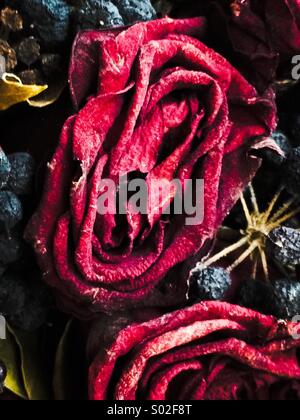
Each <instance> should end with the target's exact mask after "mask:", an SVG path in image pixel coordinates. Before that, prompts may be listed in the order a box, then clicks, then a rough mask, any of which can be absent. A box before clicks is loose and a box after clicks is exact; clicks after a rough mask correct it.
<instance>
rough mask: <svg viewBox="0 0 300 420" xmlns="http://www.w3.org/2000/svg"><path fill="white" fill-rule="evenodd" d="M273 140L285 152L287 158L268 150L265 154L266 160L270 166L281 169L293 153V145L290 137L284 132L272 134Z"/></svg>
mask: <svg viewBox="0 0 300 420" xmlns="http://www.w3.org/2000/svg"><path fill="white" fill-rule="evenodd" d="M272 138H273V140H275V142H276V144H277V146H279V147H280V148H281V150H282V151H283V152H284V154H285V157H284V156H280V155H278V153H276V152H273V151H272V150H268V151H266V152H265V153H264V158H265V159H266V161H267V162H268V163H269V164H271V165H273V166H276V167H279V166H281V165H282V163H283V162H284V161H285V159H286V158H287V156H288V155H289V153H290V152H291V151H292V145H291V142H290V141H289V139H288V137H287V136H286V135H285V134H284V133H283V132H282V131H275V132H274V133H273V134H272Z"/></svg>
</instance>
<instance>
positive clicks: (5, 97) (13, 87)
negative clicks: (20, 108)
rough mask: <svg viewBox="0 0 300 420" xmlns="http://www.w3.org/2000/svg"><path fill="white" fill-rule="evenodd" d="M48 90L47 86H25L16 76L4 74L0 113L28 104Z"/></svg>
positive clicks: (0, 82)
mask: <svg viewBox="0 0 300 420" xmlns="http://www.w3.org/2000/svg"><path fill="white" fill-rule="evenodd" d="M47 88H48V86H47V85H44V86H38V85H24V84H23V83H22V81H21V80H20V79H19V77H17V76H16V75H14V74H10V73H4V74H3V76H2V78H1V79H0V111H4V110H6V109H8V108H10V107H11V106H12V105H16V104H18V103H20V102H25V101H27V102H28V101H29V100H30V98H33V97H34V96H37V95H39V94H40V93H41V92H43V91H44V90H46V89H47Z"/></svg>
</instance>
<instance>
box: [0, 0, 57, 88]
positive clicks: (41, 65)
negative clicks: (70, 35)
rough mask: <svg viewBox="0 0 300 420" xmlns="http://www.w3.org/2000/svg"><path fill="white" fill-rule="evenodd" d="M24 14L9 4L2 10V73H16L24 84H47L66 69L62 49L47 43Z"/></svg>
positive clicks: (0, 46)
mask: <svg viewBox="0 0 300 420" xmlns="http://www.w3.org/2000/svg"><path fill="white" fill-rule="evenodd" d="M8 3H10V2H8ZM24 3H25V4H27V2H24ZM24 16H25V15H24V14H23V13H22V12H20V11H19V10H17V9H14V8H11V7H9V6H7V7H3V8H2V9H1V15H0V19H1V30H0V56H1V57H2V60H1V61H2V66H1V72H2V73H3V72H4V71H6V72H11V73H14V74H16V75H17V76H18V77H19V78H20V79H21V81H22V82H23V83H24V84H37V85H43V84H47V83H49V82H50V81H51V80H53V79H55V78H56V77H58V76H59V75H60V74H61V72H62V70H63V68H64V67H63V60H62V55H61V51H60V50H53V49H51V46H50V45H48V44H47V43H44V42H43V40H42V39H41V37H40V36H39V33H37V31H36V28H35V26H34V25H33V24H31V22H30V20H28V19H25V17H24ZM53 51H54V52H53Z"/></svg>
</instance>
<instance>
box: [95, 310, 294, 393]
mask: <svg viewBox="0 0 300 420" xmlns="http://www.w3.org/2000/svg"><path fill="white" fill-rule="evenodd" d="M110 322H111V325H112V326H113V325H114V324H115V325H116V326H117V325H118V326H119V329H118V328H117V327H116V328H112V331H113V333H111V337H110V340H106V341H103V340H101V339H99V338H100V336H101V334H100V335H99V323H95V324H94V326H93V327H92V329H91V332H90V335H91V337H92V336H93V335H96V336H98V338H97V340H98V350H96V349H97V340H95V339H94V345H93V347H94V353H95V354H94V355H91V358H92V363H91V367H90V372H89V395H90V399H92V400H105V399H109V400H112V399H114V400H169V399H172V400H181V399H183V400H184V399H185V400H239V399H242V400H253V399H258V400H281V399H297V400H299V399H300V365H299V345H300V340H299V339H298V340H296V336H295V335H294V334H296V332H297V330H298V337H299V330H300V324H292V323H286V324H284V325H283V324H282V322H280V321H278V320H276V319H275V318H272V317H268V316H264V315H262V314H259V313H257V312H253V311H251V310H249V309H245V308H241V307H239V306H234V305H231V304H227V303H223V302H203V303H200V304H196V305H194V306H192V307H189V308H185V309H181V310H179V311H176V312H173V313H169V314H167V315H164V316H161V317H159V316H158V317H156V318H155V317H154V318H152V319H150V320H149V321H146V322H143V323H134V324H131V325H129V326H127V327H126V328H122V327H121V325H122V324H121V323H120V322H119V324H118V322H117V321H116V320H115V322H114V321H110ZM103 325H104V323H103ZM297 352H298V357H297Z"/></svg>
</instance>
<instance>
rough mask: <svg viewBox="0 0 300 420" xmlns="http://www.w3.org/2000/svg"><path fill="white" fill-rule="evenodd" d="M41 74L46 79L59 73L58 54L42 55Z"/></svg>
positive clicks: (59, 62)
mask: <svg viewBox="0 0 300 420" xmlns="http://www.w3.org/2000/svg"><path fill="white" fill-rule="evenodd" d="M40 60H41V66H42V70H43V73H44V74H45V76H47V77H53V75H55V74H57V73H60V72H61V69H62V59H61V56H60V55H58V54H43V55H42V56H41V57H40Z"/></svg>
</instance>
